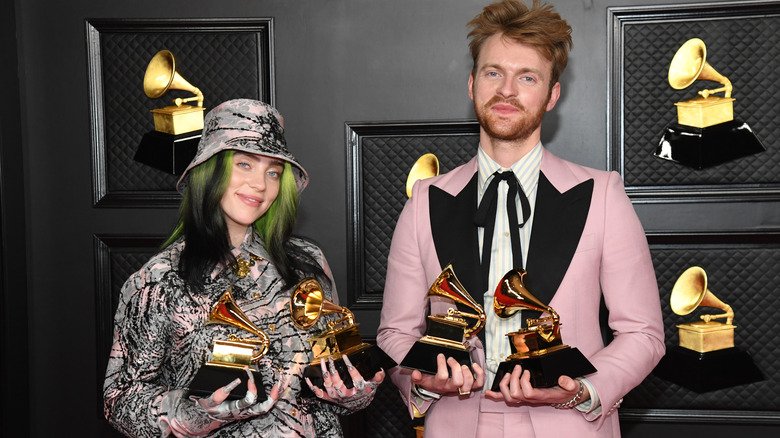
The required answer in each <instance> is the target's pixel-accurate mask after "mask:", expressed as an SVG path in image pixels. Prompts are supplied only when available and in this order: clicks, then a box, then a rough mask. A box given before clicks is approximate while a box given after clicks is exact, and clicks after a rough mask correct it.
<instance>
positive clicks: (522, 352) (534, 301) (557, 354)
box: [492, 268, 596, 391]
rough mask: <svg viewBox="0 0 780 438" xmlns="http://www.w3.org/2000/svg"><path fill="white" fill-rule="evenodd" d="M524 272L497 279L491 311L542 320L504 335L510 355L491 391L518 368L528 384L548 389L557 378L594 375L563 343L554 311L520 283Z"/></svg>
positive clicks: (582, 357) (534, 320)
mask: <svg viewBox="0 0 780 438" xmlns="http://www.w3.org/2000/svg"><path fill="white" fill-rule="evenodd" d="M525 275H526V272H525V270H523V269H520V268H515V269H512V270H511V271H509V272H507V273H506V275H504V277H503V278H502V279H501V281H500V282H499V284H498V286H497V287H496V291H495V293H494V294H493V310H494V311H495V312H496V315H498V316H499V317H501V318H508V317H510V316H512V315H514V314H515V313H517V312H518V311H520V310H533V311H537V312H543V313H546V314H547V315H548V316H545V317H542V318H529V319H527V320H526V326H527V327H526V328H524V329H521V330H519V331H516V332H512V333H507V337H508V338H509V341H510V342H509V343H510V347H511V349H512V354H511V355H510V356H509V357H507V359H506V361H504V362H501V364H500V365H499V367H498V372H497V373H496V378H495V379H494V380H493V387H492V390H493V391H498V390H499V387H498V385H499V383H501V378H502V377H503V376H504V374H506V373H511V372H512V370H513V369H514V367H515V365H520V366H521V367H522V368H523V369H524V370H528V371H529V372H530V373H531V385H533V386H534V387H535V388H549V387H551V386H555V385H557V384H558V377H560V376H562V375H566V376H569V377H580V376H584V375H586V374H591V373H594V372H596V368H595V367H593V365H592V364H591V363H590V362H589V361H588V359H586V358H585V356H583V355H582V353H580V351H579V350H578V349H577V348H575V347H570V346H568V345H566V344H564V343H563V339H562V338H561V322H560V317H559V316H558V313H556V312H555V310H554V309H553V308H552V307H550V306H547V305H545V304H544V303H542V302H541V301H539V299H538V298H536V297H535V296H534V295H533V294H532V293H531V292H530V291H529V290H528V289H526V287H525V284H524V283H523V277H525Z"/></svg>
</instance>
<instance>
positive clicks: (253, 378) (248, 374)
mask: <svg viewBox="0 0 780 438" xmlns="http://www.w3.org/2000/svg"><path fill="white" fill-rule="evenodd" d="M244 370H246V375H247V376H249V381H250V382H252V383H255V375H254V373H252V371H251V370H250V369H249V367H244Z"/></svg>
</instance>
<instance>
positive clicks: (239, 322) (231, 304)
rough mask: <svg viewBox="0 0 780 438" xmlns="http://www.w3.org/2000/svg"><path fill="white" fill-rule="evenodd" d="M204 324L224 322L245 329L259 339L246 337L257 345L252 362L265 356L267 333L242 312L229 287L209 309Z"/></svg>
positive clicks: (267, 343) (268, 342)
mask: <svg viewBox="0 0 780 438" xmlns="http://www.w3.org/2000/svg"><path fill="white" fill-rule="evenodd" d="M206 324H225V325H229V326H233V327H238V328H240V329H243V330H246V331H248V332H250V333H252V334H254V335H256V336H258V338H259V339H247V340H246V341H247V342H251V343H253V344H256V345H258V346H259V348H260V351H259V352H258V353H256V354H254V355H253V356H252V362H256V361H258V360H259V359H260V358H261V357H263V356H265V354H266V353H267V352H268V346H269V345H270V341H269V339H268V335H266V334H265V332H264V331H262V330H260V329H259V328H257V326H256V325H254V323H252V321H250V320H249V318H248V317H247V316H246V314H244V312H243V311H242V310H241V308H240V307H238V305H237V304H236V301H235V300H234V299H233V295H232V294H231V293H230V289H228V290H226V291H225V293H224V294H222V297H220V299H219V301H217V303H216V304H215V305H214V307H213V308H212V309H211V313H210V314H209V319H208V320H207V321H206Z"/></svg>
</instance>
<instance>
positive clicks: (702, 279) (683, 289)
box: [669, 266, 734, 324]
mask: <svg viewBox="0 0 780 438" xmlns="http://www.w3.org/2000/svg"><path fill="white" fill-rule="evenodd" d="M669 304H670V305H671V307H672V311H673V312H674V313H676V314H678V315H687V314H689V313H691V312H693V311H694V310H695V309H696V308H697V307H699V306H704V307H715V308H718V309H721V310H723V311H724V312H726V313H724V314H723V315H714V316H713V315H702V319H704V320H705V321H709V320H710V319H713V318H722V317H725V318H726V324H731V322H732V321H733V319H734V311H733V310H732V309H731V306H729V305H728V304H726V303H724V302H723V301H721V300H719V299H718V297H716V296H715V294H713V293H712V292H710V290H709V289H707V273H706V272H705V271H704V269H702V268H701V267H699V266H692V267H690V268H688V269H686V270H685V272H683V273H682V275H680V277H679V278H678V279H677V281H676V282H675V283H674V287H673V288H672V294H671V296H670V298H669Z"/></svg>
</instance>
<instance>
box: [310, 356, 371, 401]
mask: <svg viewBox="0 0 780 438" xmlns="http://www.w3.org/2000/svg"><path fill="white" fill-rule="evenodd" d="M342 359H343V360H344V363H345V364H346V365H347V371H348V372H349V375H350V377H352V383H353V387H352V388H347V386H346V385H345V384H344V381H343V380H341V376H339V373H338V371H336V365H335V363H334V362H333V357H329V358H328V364H327V366H326V364H325V359H322V358H320V367H321V368H322V379H323V386H324V387H325V390H324V391H323V390H322V388H319V387H317V386H315V385H314V384H313V383H311V380H309V378H308V377H307V378H306V383H307V384H308V385H309V388H311V390H312V391H313V392H314V395H316V396H317V397H318V398H321V399H323V400H326V401H329V402H331V403H334V404H337V405H339V406H342V407H344V408H347V409H349V410H350V411H358V410H360V409H363V408H365V407H366V406H368V405H369V403H371V400H373V399H374V395H375V394H376V388H377V387H378V386H379V384H381V383H382V381H383V380H384V379H385V371H384V370H381V369H380V370H379V371H378V372H377V373H376V374H374V377H372V378H371V380H369V381H366V380H365V379H363V376H362V375H360V371H358V370H357V368H355V367H354V366H353V365H352V362H350V361H349V357H347V355H344V356H342Z"/></svg>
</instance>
